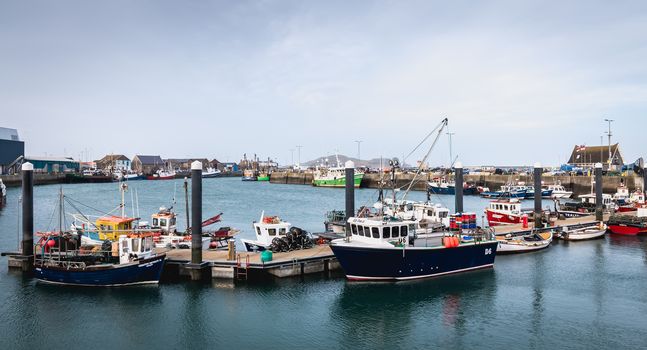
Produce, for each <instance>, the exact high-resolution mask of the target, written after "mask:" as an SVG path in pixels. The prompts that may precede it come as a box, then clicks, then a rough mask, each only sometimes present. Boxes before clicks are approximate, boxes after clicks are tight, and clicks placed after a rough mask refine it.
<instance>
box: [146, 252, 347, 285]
mask: <svg viewBox="0 0 647 350" xmlns="http://www.w3.org/2000/svg"><path fill="white" fill-rule="evenodd" d="M157 252H158V253H166V266H168V267H172V266H173V265H178V267H181V266H182V265H185V264H187V263H189V262H190V261H191V250H190V249H171V250H169V249H158V250H157ZM229 258H230V256H229V252H228V251H227V250H204V251H203V252H202V260H203V262H204V263H206V264H207V265H208V266H209V267H210V268H211V277H212V278H227V279H248V278H249V277H248V276H250V275H254V276H259V275H270V276H275V277H292V276H302V275H306V274H312V273H326V272H329V271H333V270H338V269H340V266H339V263H338V262H337V259H336V258H335V255H334V254H333V252H332V250H331V249H330V247H329V246H328V245H315V246H314V247H313V248H310V249H303V250H294V251H291V252H285V253H274V254H273V256H272V261H267V262H263V261H261V254H260V253H252V252H239V253H236V255H235V259H233V260H230V259H229ZM171 270H175V269H173V268H171Z"/></svg>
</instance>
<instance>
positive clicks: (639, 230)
mask: <svg viewBox="0 0 647 350" xmlns="http://www.w3.org/2000/svg"><path fill="white" fill-rule="evenodd" d="M607 226H608V227H609V231H611V233H615V234H619V235H631V236H635V235H639V234H643V233H647V217H636V216H633V215H612V216H611V217H610V218H609V221H608V222H607Z"/></svg>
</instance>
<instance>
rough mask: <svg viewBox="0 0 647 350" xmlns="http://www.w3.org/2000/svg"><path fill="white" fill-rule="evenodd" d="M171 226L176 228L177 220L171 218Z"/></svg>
mask: <svg viewBox="0 0 647 350" xmlns="http://www.w3.org/2000/svg"><path fill="white" fill-rule="evenodd" d="M171 226H175V218H174V217H173V218H171Z"/></svg>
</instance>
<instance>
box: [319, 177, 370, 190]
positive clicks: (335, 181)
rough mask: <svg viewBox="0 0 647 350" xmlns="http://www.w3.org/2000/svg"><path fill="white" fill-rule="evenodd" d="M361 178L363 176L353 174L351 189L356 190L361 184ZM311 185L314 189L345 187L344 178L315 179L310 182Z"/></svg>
mask: <svg viewBox="0 0 647 350" xmlns="http://www.w3.org/2000/svg"><path fill="white" fill-rule="evenodd" d="M363 178H364V174H355V177H354V178H353V187H355V188H358V187H359V185H360V184H361V183H362V179H363ZM312 185H313V186H316V187H345V186H346V178H345V177H339V178H332V179H330V178H316V179H314V180H312Z"/></svg>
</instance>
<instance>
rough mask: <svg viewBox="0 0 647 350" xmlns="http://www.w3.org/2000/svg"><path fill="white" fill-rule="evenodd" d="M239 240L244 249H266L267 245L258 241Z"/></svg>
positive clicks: (258, 250)
mask: <svg viewBox="0 0 647 350" xmlns="http://www.w3.org/2000/svg"><path fill="white" fill-rule="evenodd" d="M241 242H243V244H244V245H245V251H248V252H254V251H256V252H262V251H264V250H267V249H268V247H266V246H265V245H263V244H261V243H260V242H256V241H250V240H247V239H241Z"/></svg>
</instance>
